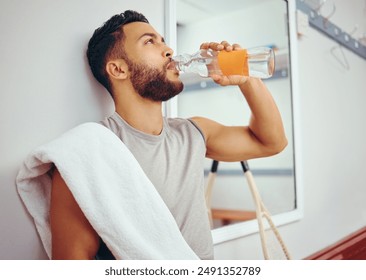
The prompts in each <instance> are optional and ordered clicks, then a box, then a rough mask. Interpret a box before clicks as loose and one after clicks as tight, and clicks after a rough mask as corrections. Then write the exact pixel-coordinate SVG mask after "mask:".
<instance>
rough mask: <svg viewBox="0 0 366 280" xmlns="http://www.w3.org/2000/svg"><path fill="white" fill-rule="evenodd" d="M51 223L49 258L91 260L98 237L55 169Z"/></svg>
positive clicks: (97, 246)
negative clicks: (50, 255) (50, 254)
mask: <svg viewBox="0 0 366 280" xmlns="http://www.w3.org/2000/svg"><path fill="white" fill-rule="evenodd" d="M50 223H51V233H52V259H92V258H94V256H95V255H96V253H97V250H98V248H99V236H98V235H97V233H96V232H95V230H94V229H93V227H92V226H91V225H90V223H89V222H88V220H87V219H86V217H85V216H84V214H83V212H82V211H81V209H80V207H79V205H78V204H77V202H76V201H75V199H74V197H73V195H72V193H71V192H70V190H69V188H68V187H67V185H66V183H65V181H64V180H63V179H62V177H61V175H60V173H59V172H58V171H57V170H55V172H54V174H53V177H52V191H51V205H50Z"/></svg>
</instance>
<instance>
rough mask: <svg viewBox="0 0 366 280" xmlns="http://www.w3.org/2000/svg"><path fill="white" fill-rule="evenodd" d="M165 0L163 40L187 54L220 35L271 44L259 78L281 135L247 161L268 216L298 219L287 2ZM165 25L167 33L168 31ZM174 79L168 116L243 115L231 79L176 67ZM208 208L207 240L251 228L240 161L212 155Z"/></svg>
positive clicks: (231, 121) (231, 118)
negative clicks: (273, 148) (274, 150)
mask: <svg viewBox="0 0 366 280" xmlns="http://www.w3.org/2000/svg"><path fill="white" fill-rule="evenodd" d="M289 2H291V1H289ZM170 5H176V10H175V11H176V23H177V29H176V45H175V44H174V43H173V44H171V46H172V47H173V48H174V47H175V50H176V51H175V53H176V54H183V53H189V54H192V53H194V52H196V51H197V50H198V48H199V46H200V44H201V43H202V42H210V41H213V42H220V41H222V40H226V41H228V42H230V43H239V44H240V45H241V46H242V47H243V48H251V47H256V46H271V47H272V48H273V49H274V51H275V56H276V59H275V69H276V70H275V74H274V75H273V77H271V78H270V79H266V80H264V82H265V84H266V86H267V87H268V88H269V90H270V91H271V93H272V95H273V97H274V99H275V101H276V103H277V106H278V107H279V110H280V112H281V115H282V118H283V122H284V126H285V130H286V135H287V138H288V141H289V143H288V146H287V147H286V149H285V150H284V151H283V152H281V153H280V154H278V155H275V156H272V157H268V158H261V159H253V160H249V161H248V163H249V166H250V169H251V171H252V173H253V176H254V179H255V181H256V184H257V187H258V189H259V192H260V194H261V196H262V199H263V201H264V204H265V205H266V207H267V209H268V210H269V212H270V213H271V214H272V216H273V220H274V222H275V224H276V225H277V226H278V225H281V224H284V223H288V222H290V221H293V220H296V219H298V218H299V217H300V216H301V214H300V212H299V211H300V210H301V209H300V207H301V206H300V204H299V199H298V195H299V193H300V192H299V186H298V184H296V181H297V179H298V178H297V177H298V174H297V172H295V159H296V157H295V152H294V151H295V145H294V139H295V131H294V129H293V128H294V110H293V109H294V106H293V105H294V103H293V101H294V89H295V81H296V79H295V78H294V77H295V76H294V71H293V69H294V68H295V67H294V63H295V60H294V59H292V56H293V55H294V52H293V50H294V47H293V46H291V44H292V43H290V42H291V40H290V39H292V40H295V36H296V33H295V36H294V34H291V32H292V33H293V29H292V28H290V26H291V24H290V25H289V24H288V23H289V22H291V19H289V18H288V16H289V15H290V14H292V13H291V12H290V10H291V9H294V7H293V8H292V5H293V4H290V3H288V1H284V0H283V1H279V0H245V1H243V0H227V1H218V0H203V1H194V0H176V1H170ZM170 9H171V7H170ZM293 14H294V12H293ZM173 15H174V13H173ZM174 16H175V15H174ZM174 16H172V17H173V21H174ZM168 21H169V20H168ZM170 21H172V19H170ZM170 33H171V34H170V41H171V40H172V39H171V38H174V36H172V34H174V32H170ZM168 43H172V42H168ZM290 50H291V51H290ZM181 79H182V81H183V82H184V84H185V88H184V91H183V92H182V93H181V94H180V95H178V96H177V97H176V98H175V99H174V100H173V101H172V102H171V103H170V104H169V105H170V110H169V112H170V115H171V116H173V117H174V116H177V117H183V118H189V117H192V116H204V117H207V118H210V119H213V120H215V121H218V122H220V123H222V124H225V125H245V124H247V123H248V121H249V117H250V110H249V108H248V105H247V104H246V102H245V100H244V99H243V96H242V94H241V92H240V90H239V89H238V88H237V87H233V86H231V87H221V86H218V85H216V84H215V83H213V82H212V81H211V80H210V79H207V78H206V79H205V78H200V77H199V76H197V75H194V74H181ZM211 165H212V160H210V159H207V161H206V168H205V169H206V170H205V173H206V183H207V175H208V174H209V171H210V168H211ZM295 174H296V176H295ZM211 209H212V216H213V223H212V225H213V231H212V232H213V238H214V243H215V244H217V243H220V242H223V241H227V240H229V239H233V238H237V237H240V236H244V235H246V234H249V233H252V232H256V231H257V230H258V229H257V224H256V220H255V208H254V203H253V200H252V196H251V193H250V190H249V187H248V184H247V182H246V179H245V177H244V174H243V171H242V168H241V164H240V162H234V163H225V162H220V163H219V165H218V171H217V176H216V179H215V183H214V185H213V191H212V195H211Z"/></svg>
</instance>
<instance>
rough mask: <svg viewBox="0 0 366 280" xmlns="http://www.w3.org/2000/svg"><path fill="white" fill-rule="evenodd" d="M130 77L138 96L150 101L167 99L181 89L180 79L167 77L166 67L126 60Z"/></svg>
mask: <svg viewBox="0 0 366 280" xmlns="http://www.w3.org/2000/svg"><path fill="white" fill-rule="evenodd" d="M127 64H128V67H129V69H130V73H131V76H130V79H131V83H132V85H133V87H134V89H135V90H136V91H137V93H138V94H140V96H142V97H144V98H147V99H150V100H152V101H167V100H169V99H171V98H172V97H174V96H176V95H177V94H179V93H180V92H181V91H182V90H183V87H184V86H183V83H182V82H181V81H177V82H172V81H170V80H169V79H168V78H167V69H166V68H164V69H163V71H161V70H159V69H156V68H152V67H150V66H148V65H143V64H139V63H135V62H132V61H131V60H129V59H128V60H127Z"/></svg>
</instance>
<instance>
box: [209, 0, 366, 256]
mask: <svg viewBox="0 0 366 280" xmlns="http://www.w3.org/2000/svg"><path fill="white" fill-rule="evenodd" d="M328 2H329V4H330V3H331V2H334V3H335V5H336V7H337V11H336V13H335V15H334V17H332V19H331V21H333V22H334V23H335V24H337V25H338V26H340V27H341V28H343V29H344V30H347V31H349V32H351V31H352V30H353V28H354V25H355V24H356V23H358V24H359V26H360V29H359V30H358V31H357V32H356V33H355V34H354V36H356V37H360V36H361V34H362V32H365V30H362V28H365V24H366V23H365V18H366V15H365V14H364V13H365V11H364V8H365V1H364V0H352V1H341V0H334V1H328ZM327 5H328V4H327ZM329 11H331V6H330V7H328V6H327V7H325V6H324V10H323V11H322V12H323V13H324V15H326V14H328V13H329ZM335 45H336V43H335V42H334V41H332V40H330V39H329V38H327V37H325V36H324V35H322V34H320V33H319V32H318V31H316V30H314V29H310V30H309V33H308V34H307V36H306V37H303V38H301V39H300V40H299V41H298V55H299V69H298V70H299V80H300V85H299V86H300V108H301V112H300V117H301V119H300V120H299V121H300V123H299V122H298V126H297V127H296V128H295V129H299V130H300V132H301V135H302V139H301V141H302V146H301V147H300V148H301V154H302V158H301V165H302V170H301V171H302V173H303V181H302V182H301V183H302V185H303V188H304V204H305V207H304V218H303V219H302V220H300V221H299V222H296V223H292V224H289V225H286V226H283V227H281V228H280V232H281V233H282V235H283V237H284V240H285V242H286V243H287V245H288V247H289V250H290V252H291V253H292V255H293V258H295V259H302V258H305V257H307V256H309V255H311V254H312V253H314V252H316V251H318V250H321V249H323V248H325V247H326V246H328V245H331V244H333V243H335V242H336V241H338V240H340V239H342V238H343V237H345V236H347V235H348V234H350V233H352V232H354V231H356V230H358V229H360V228H362V227H364V226H366V203H365V201H366V183H365V176H364V173H365V172H364V166H365V159H366V148H365V143H366V126H365V124H364V121H365V119H366V110H365V105H366V83H365V77H366V76H365V73H366V60H364V59H361V58H360V57H359V56H357V55H355V54H354V53H352V52H350V51H349V50H346V49H344V52H345V55H346V57H347V60H348V63H349V65H350V69H349V70H346V69H344V68H343V67H342V65H341V64H340V63H339V62H338V61H337V60H336V59H335V58H334V57H333V56H332V55H331V53H330V49H331V48H332V47H333V46H335ZM259 244H260V241H259V237H258V235H252V236H248V237H246V238H241V239H237V240H234V241H231V242H227V243H223V244H220V245H218V246H216V248H215V249H216V250H215V251H216V257H217V258H220V259H261V258H262V255H261V252H260V248H259V246H260V245H259Z"/></svg>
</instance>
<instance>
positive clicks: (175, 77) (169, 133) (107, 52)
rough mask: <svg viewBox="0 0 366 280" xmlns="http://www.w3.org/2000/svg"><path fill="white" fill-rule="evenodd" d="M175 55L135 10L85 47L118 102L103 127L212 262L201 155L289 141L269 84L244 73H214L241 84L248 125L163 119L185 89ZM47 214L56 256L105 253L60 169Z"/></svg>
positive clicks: (263, 151) (253, 154) (275, 148)
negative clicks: (248, 113) (119, 142)
mask: <svg viewBox="0 0 366 280" xmlns="http://www.w3.org/2000/svg"><path fill="white" fill-rule="evenodd" d="M201 48H205V49H207V48H211V49H214V50H226V51H231V50H235V49H239V48H240V46H239V45H236V44H234V45H233V46H231V45H230V44H228V43H227V42H225V41H224V42H222V43H213V42H211V43H203V44H202V45H201ZM172 55H173V51H172V49H171V48H169V46H167V45H166V44H165V42H164V39H163V38H162V37H161V35H159V34H158V33H157V32H156V31H155V29H154V28H153V27H152V26H151V25H150V24H149V23H148V21H147V19H146V18H145V17H144V16H143V15H141V14H139V13H137V12H134V11H126V12H124V13H122V14H120V15H115V16H113V17H112V18H111V19H109V20H108V21H107V22H106V23H105V24H104V25H103V26H102V27H100V28H98V29H97V30H96V31H95V32H94V34H93V36H92V38H91V39H90V41H89V45H88V51H87V56H88V60H89V64H90V67H91V70H92V72H93V74H94V76H95V78H96V79H97V80H98V81H99V82H100V83H101V84H102V85H103V86H104V87H105V88H106V89H107V90H108V91H109V93H110V94H111V96H112V97H113V100H114V102H115V109H116V112H115V113H114V114H113V115H112V116H111V117H109V118H108V119H106V120H105V121H103V122H102V124H103V125H105V126H106V127H108V128H109V129H111V130H112V131H113V132H114V133H115V134H116V135H117V136H118V137H119V138H120V139H121V140H122V141H123V142H124V144H125V145H126V146H127V147H128V148H129V149H130V150H131V152H132V153H133V155H134V156H135V157H136V159H137V160H138V162H139V164H140V165H141V167H142V168H143V170H144V172H145V173H146V175H147V176H148V178H149V179H150V180H151V181H152V183H153V184H154V186H155V187H156V189H157V191H158V192H159V194H160V195H161V197H162V198H163V200H164V202H165V203H166V204H167V206H168V208H169V210H170V211H171V213H172V214H173V216H174V218H175V220H176V222H177V225H178V226H179V228H180V230H181V232H182V235H183V237H184V238H185V240H186V241H187V243H188V244H189V245H190V246H191V248H192V249H193V251H194V252H195V253H196V254H197V255H198V257H199V258H201V259H212V258H213V245H212V240H211V235H210V226H209V222H208V217H207V212H206V209H205V201H204V191H203V161H204V157H208V158H211V159H215V160H219V161H241V160H246V159H251V158H258V157H266V156H270V155H274V154H276V153H279V152H280V151H282V150H283V149H284V147H285V146H286V145H287V140H286V137H285V134H284V128H283V125H282V120H281V117H280V114H279V112H278V109H277V107H276V105H275V102H274V101H273V99H272V97H271V95H270V93H269V91H268V90H267V89H266V87H265V85H264V84H263V83H262V81H261V80H259V79H254V78H248V77H243V76H218V75H215V76H212V78H213V80H214V81H215V82H216V83H218V84H220V85H223V86H226V85H236V86H239V88H240V90H241V92H242V93H243V96H244V98H245V99H246V102H247V103H248V104H249V106H250V108H251V112H252V116H251V120H250V123H249V125H248V126H242V127H227V126H223V125H221V124H219V123H217V122H214V121H212V120H209V119H206V118H201V117H194V118H192V119H190V120H185V119H168V118H164V117H163V115H162V102H163V101H166V100H169V99H170V98H172V97H173V96H175V95H177V94H178V93H180V92H181V91H182V89H183V85H182V82H181V81H180V79H179V73H178V71H177V70H175V68H174V67H173V65H172V63H171V59H172ZM50 211H51V213H50V217H51V231H52V257H53V259H94V258H95V257H96V256H97V257H100V255H101V250H105V251H107V252H108V249H107V248H105V245H104V244H103V241H102V240H100V238H99V236H98V234H97V233H96V232H95V230H94V229H93V228H92V227H91V225H90V224H89V223H88V221H87V219H86V218H85V216H84V215H83V213H82V211H81V210H80V208H79V206H78V205H77V203H76V202H75V200H74V198H73V196H72V194H71V193H70V191H69V190H68V188H67V186H66V184H65V182H64V181H63V179H62V178H61V176H60V174H59V172H58V171H57V170H56V171H55V173H54V175H53V187H52V194H51V210H50ZM121 222H123V221H121ZM162 242H164V241H163V240H162ZM103 257H104V256H102V258H103ZM112 257H113V256H112Z"/></svg>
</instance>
